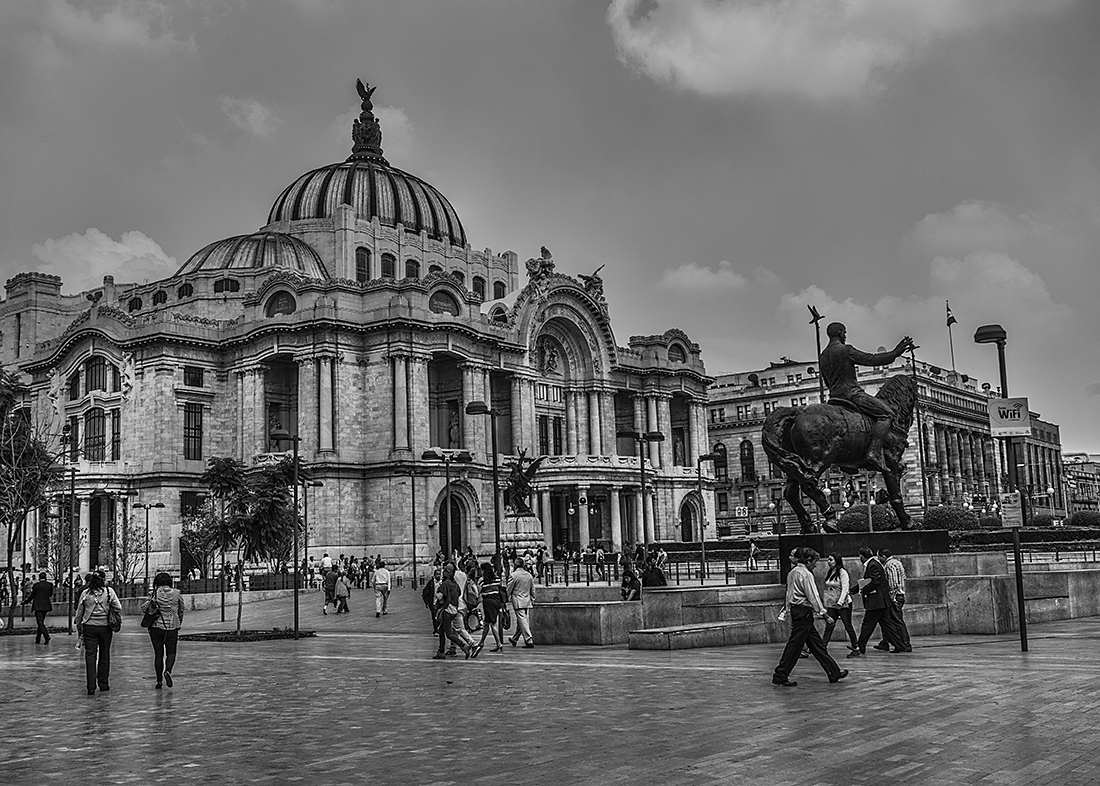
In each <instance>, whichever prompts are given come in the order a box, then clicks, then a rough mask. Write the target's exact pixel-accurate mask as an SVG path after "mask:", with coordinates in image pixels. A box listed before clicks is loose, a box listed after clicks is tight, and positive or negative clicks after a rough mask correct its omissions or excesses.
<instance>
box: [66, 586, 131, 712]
mask: <svg viewBox="0 0 1100 786" xmlns="http://www.w3.org/2000/svg"><path fill="white" fill-rule="evenodd" d="M74 617H75V619H76V631H77V633H78V634H79V635H80V641H81V644H82V645H83V647H84V669H85V673H86V675H87V678H88V679H87V682H88V685H87V687H88V695H89V696H94V695H95V691H96V687H97V686H98V687H99V689H100V690H101V691H103V692H107V691H109V690H110V689H111V638H112V636H113V635H114V632H115V630H117V629H118V627H121V623H122V603H121V602H119V599H118V595H116V594H115V591H114V590H113V589H111V588H110V587H108V586H107V581H106V577H105V575H104V573H103V572H102V571H95V572H94V573H89V574H88V576H87V589H86V590H84V592H83V593H81V595H80V600H79V601H77V606H76V613H75V614H74Z"/></svg>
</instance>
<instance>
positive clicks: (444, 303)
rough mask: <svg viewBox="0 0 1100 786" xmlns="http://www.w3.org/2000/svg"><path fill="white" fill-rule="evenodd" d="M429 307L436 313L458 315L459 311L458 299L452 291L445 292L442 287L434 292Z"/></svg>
mask: <svg viewBox="0 0 1100 786" xmlns="http://www.w3.org/2000/svg"><path fill="white" fill-rule="evenodd" d="M428 308H429V309H430V310H431V311H433V312H435V313H436V314H450V315H451V316H452V317H457V316H458V313H459V312H458V301H457V300H455V299H454V297H453V296H452V295H451V293H450V292H444V291H443V290H441V289H440V290H437V291H435V292H433V293H432V297H431V299H430V300H429V301H428Z"/></svg>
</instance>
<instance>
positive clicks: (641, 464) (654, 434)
mask: <svg viewBox="0 0 1100 786" xmlns="http://www.w3.org/2000/svg"><path fill="white" fill-rule="evenodd" d="M615 436H616V437H618V438H620V439H632V440H634V443H635V444H636V445H637V446H638V468H639V470H640V471H641V476H642V540H643V541H644V543H645V559H646V560H648V559H649V527H648V526H647V523H646V488H645V451H644V450H643V448H642V445H648V444H650V443H651V442H664V441H665V435H664V434H662V433H661V432H660V431H646V432H641V431H619V432H616V434H615Z"/></svg>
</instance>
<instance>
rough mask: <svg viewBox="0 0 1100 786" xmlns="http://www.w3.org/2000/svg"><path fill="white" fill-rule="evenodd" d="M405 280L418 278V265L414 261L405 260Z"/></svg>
mask: <svg viewBox="0 0 1100 786" xmlns="http://www.w3.org/2000/svg"><path fill="white" fill-rule="evenodd" d="M405 278H420V263H419V262H417V261H416V260H415V259H406V260H405Z"/></svg>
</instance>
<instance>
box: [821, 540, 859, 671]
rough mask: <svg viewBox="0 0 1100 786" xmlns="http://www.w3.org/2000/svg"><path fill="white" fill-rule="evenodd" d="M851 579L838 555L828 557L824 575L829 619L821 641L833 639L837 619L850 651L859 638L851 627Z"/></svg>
mask: <svg viewBox="0 0 1100 786" xmlns="http://www.w3.org/2000/svg"><path fill="white" fill-rule="evenodd" d="M851 587H852V585H851V579H849V577H848V571H847V569H846V568H845V567H844V559H843V558H842V557H841V556H840V555H839V554H830V555H829V572H828V573H826V574H825V613H826V614H828V615H829V618H828V619H827V620H825V635H824V636H823V637H822V641H824V642H825V643H826V644H828V643H829V640H830V639H831V638H832V637H833V628H835V627H836V621H837V619H840V621H841V622H843V623H844V630H845V631H846V632H847V633H848V639H849V641H851V642H852V646H851V648H850V649H853V650H854V649H856V648H857V647H858V646H859V637H858V636H856V629H855V628H853V627H852V594H851Z"/></svg>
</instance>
